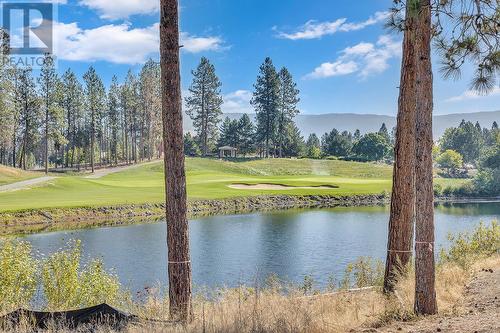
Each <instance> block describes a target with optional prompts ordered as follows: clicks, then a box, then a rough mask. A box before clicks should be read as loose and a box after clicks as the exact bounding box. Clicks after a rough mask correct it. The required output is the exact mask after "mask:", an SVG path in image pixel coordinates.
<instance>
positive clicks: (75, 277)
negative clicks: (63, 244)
mask: <svg viewBox="0 0 500 333" xmlns="http://www.w3.org/2000/svg"><path fill="white" fill-rule="evenodd" d="M80 261H81V242H80V241H73V242H70V243H68V248H67V249H65V250H61V251H59V252H56V253H54V254H52V255H51V256H50V257H49V258H48V259H46V260H45V261H44V262H43V265H42V283H43V291H44V295H45V298H46V301H47V307H48V308H49V309H57V310H61V309H71V308H79V307H88V306H92V305H96V304H100V303H105V302H106V303H112V304H113V303H116V302H118V301H119V297H120V293H119V292H120V283H119V281H118V278H117V277H116V276H115V275H112V274H108V273H107V272H106V271H105V270H104V266H103V263H102V262H101V261H100V260H93V261H91V262H90V263H89V264H87V265H85V266H84V267H83V268H82V267H81V263H80Z"/></svg>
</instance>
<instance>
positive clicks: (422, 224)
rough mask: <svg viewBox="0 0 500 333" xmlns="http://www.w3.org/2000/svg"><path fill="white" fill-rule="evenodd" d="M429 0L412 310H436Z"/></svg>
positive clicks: (422, 20)
mask: <svg viewBox="0 0 500 333" xmlns="http://www.w3.org/2000/svg"><path fill="white" fill-rule="evenodd" d="M431 39H432V16H431V3H430V0H420V11H419V14H418V19H417V42H416V47H417V86H416V93H417V103H416V105H417V110H416V111H417V112H416V124H417V125H416V158H417V164H416V168H415V172H416V191H417V193H418V195H417V198H416V206H415V208H416V215H415V228H416V233H415V312H416V313H417V314H421V315H431V314H435V313H437V303H436V289H435V262H434V260H435V259H434V249H435V246H434V189H433V172H432V167H433V165H432V164H433V163H432V146H433V138H432V111H433V77H432V63H431Z"/></svg>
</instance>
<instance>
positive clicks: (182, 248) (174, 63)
mask: <svg viewBox="0 0 500 333" xmlns="http://www.w3.org/2000/svg"><path fill="white" fill-rule="evenodd" d="M178 5H179V4H178V1H177V0H161V1H160V11H161V14H160V17H161V19H160V64H161V84H162V120H163V142H164V149H165V154H164V159H165V192H166V203H165V207H166V218H167V221H168V222H167V247H168V279H169V284H168V288H169V300H170V304H169V305H170V306H169V309H170V316H171V317H172V319H174V320H176V319H179V320H181V321H182V322H184V323H186V322H188V321H190V320H191V317H192V304H191V297H192V296H191V294H192V289H191V288H192V286H191V258H190V254H189V224H188V220H187V200H186V173H185V168H184V142H183V141H184V140H183V134H182V98H181V78H180V68H179V9H178Z"/></svg>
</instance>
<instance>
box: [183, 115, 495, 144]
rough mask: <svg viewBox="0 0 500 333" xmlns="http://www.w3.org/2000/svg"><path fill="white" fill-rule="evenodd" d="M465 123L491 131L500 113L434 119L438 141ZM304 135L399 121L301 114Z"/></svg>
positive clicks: (187, 127) (364, 128)
mask: <svg viewBox="0 0 500 333" xmlns="http://www.w3.org/2000/svg"><path fill="white" fill-rule="evenodd" d="M242 115H243V114H242V113H226V114H224V115H223V117H229V118H230V119H239V118H241V116H242ZM249 116H250V118H251V119H252V120H255V114H249ZM462 119H465V121H472V122H474V123H475V122H476V121H479V124H481V126H482V127H487V128H490V127H491V125H492V124H493V122H494V121H496V122H498V123H500V111H490V112H472V113H453V114H447V115H440V116H435V117H434V126H433V127H434V137H435V138H436V139H437V138H439V137H441V136H442V135H443V133H444V131H445V130H446V129H447V128H448V127H453V126H455V127H456V126H458V125H459V124H460V122H461V121H462ZM295 122H296V124H297V126H298V127H299V129H300V131H301V133H302V135H303V136H304V137H305V138H307V137H308V136H309V134H311V133H316V134H317V135H318V136H320V137H321V135H323V134H324V133H326V132H330V131H331V130H332V129H333V128H336V129H338V130H340V131H350V132H354V131H355V130H356V129H359V130H360V131H361V133H368V132H375V131H378V130H379V129H380V126H381V125H382V123H385V125H386V126H387V128H388V129H389V131H390V130H391V129H392V128H393V127H395V126H396V117H392V116H382V115H371V114H355V113H327V114H318V115H309V114H300V115H298V116H297V118H296V119H295ZM184 129H185V131H192V130H193V126H192V123H191V121H190V119H189V118H188V117H187V116H185V117H184Z"/></svg>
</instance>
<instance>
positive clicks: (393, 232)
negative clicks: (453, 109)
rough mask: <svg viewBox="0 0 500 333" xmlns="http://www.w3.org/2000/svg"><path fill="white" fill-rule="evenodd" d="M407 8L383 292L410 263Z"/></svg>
mask: <svg viewBox="0 0 500 333" xmlns="http://www.w3.org/2000/svg"><path fill="white" fill-rule="evenodd" d="M410 11H411V9H409V8H407V10H406V27H405V32H404V39H403V60H402V64H401V82H400V88H399V100H398V119H397V129H396V143H395V148H394V173H393V183H392V197H391V214H390V218H389V237H388V243H387V260H386V266H385V276H384V291H385V292H392V291H394V285H395V283H396V277H397V274H398V272H400V271H401V269H404V267H405V266H406V265H407V264H408V263H409V262H410V260H411V257H412V252H413V251H412V245H413V223H414V217H415V102H416V100H415V80H416V72H415V65H416V64H415V63H416V58H415V20H414V18H413V17H412V14H411V13H410Z"/></svg>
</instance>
